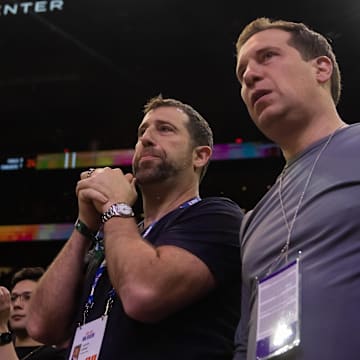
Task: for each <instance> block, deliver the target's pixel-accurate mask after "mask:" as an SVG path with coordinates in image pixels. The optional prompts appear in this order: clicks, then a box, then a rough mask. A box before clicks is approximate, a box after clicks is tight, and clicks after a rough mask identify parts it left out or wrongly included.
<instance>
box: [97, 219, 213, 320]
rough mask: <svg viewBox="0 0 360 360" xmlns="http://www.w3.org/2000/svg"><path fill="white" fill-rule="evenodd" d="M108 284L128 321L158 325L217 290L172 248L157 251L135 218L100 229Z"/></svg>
mask: <svg viewBox="0 0 360 360" xmlns="http://www.w3.org/2000/svg"><path fill="white" fill-rule="evenodd" d="M104 235H105V255H106V261H107V268H108V272H109V276H110V279H111V282H112V284H113V286H114V288H115V290H116V292H117V294H118V295H119V297H120V298H121V301H122V304H123V307H124V310H125V312H126V313H127V314H128V316H130V317H132V318H134V319H136V320H138V321H143V322H156V321H159V320H161V319H162V318H164V317H166V316H168V315H169V314H171V313H173V312H175V311H177V310H178V309H180V308H182V307H184V306H186V305H187V304H188V303H191V302H193V301H195V299H198V298H199V297H201V296H203V295H204V294H205V293H207V292H208V291H210V289H212V288H213V287H214V286H215V280H214V278H213V276H212V274H211V273H210V271H209V269H208V268H207V266H206V265H205V264H204V263H203V262H202V261H201V260H200V259H198V258H197V257H196V256H194V255H193V254H191V253H190V252H188V251H186V250H184V249H181V248H178V247H176V246H161V247H159V248H155V247H154V246H152V245H151V244H150V243H148V242H147V241H146V240H144V239H143V238H142V237H141V236H140V235H139V232H138V229H137V226H136V224H135V222H134V220H133V219H124V218H113V219H111V220H109V221H108V222H107V223H106V224H105V227H104Z"/></svg>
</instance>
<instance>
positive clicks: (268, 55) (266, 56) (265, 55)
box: [262, 50, 276, 61]
mask: <svg viewBox="0 0 360 360" xmlns="http://www.w3.org/2000/svg"><path fill="white" fill-rule="evenodd" d="M275 55H276V54H275V52H274V51H272V50H269V51H266V52H264V53H263V56H262V58H263V61H266V60H270V59H271V58H273V57H274V56H275Z"/></svg>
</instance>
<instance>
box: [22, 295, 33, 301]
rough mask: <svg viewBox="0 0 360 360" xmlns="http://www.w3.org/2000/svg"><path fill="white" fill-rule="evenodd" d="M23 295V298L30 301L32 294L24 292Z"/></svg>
mask: <svg viewBox="0 0 360 360" xmlns="http://www.w3.org/2000/svg"><path fill="white" fill-rule="evenodd" d="M22 297H23V299H24V300H25V301H29V300H30V299H31V294H28V293H24V294H23V295H22Z"/></svg>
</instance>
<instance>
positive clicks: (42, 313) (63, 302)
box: [28, 230, 90, 344]
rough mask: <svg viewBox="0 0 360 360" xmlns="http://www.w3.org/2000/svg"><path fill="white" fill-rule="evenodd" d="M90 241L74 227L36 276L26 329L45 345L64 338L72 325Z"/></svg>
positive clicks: (58, 341) (68, 333)
mask: <svg viewBox="0 0 360 360" xmlns="http://www.w3.org/2000/svg"><path fill="white" fill-rule="evenodd" d="M89 245H90V241H89V239H87V238H86V237H84V236H83V235H81V234H80V233H79V232H78V231H76V230H74V232H73V233H72V235H71V237H70V239H69V240H68V241H67V242H66V244H65V245H64V247H63V248H62V250H61V251H60V253H59V254H58V256H57V257H56V258H55V260H54V261H53V263H52V264H51V265H50V267H49V268H48V269H47V271H46V273H45V274H44V275H43V277H42V278H41V279H40V281H39V284H38V286H37V288H36V291H35V293H34V295H33V297H32V300H31V303H30V309H29V322H28V332H29V334H30V336H31V337H33V338H34V339H36V340H38V341H40V342H43V343H48V344H58V343H61V342H63V341H65V340H66V339H67V338H68V337H69V335H70V331H71V328H72V325H73V320H74V319H73V318H74V313H75V310H76V307H77V302H78V298H79V293H80V289H81V284H82V281H83V274H84V257H85V255H86V252H87V251H88V249H89Z"/></svg>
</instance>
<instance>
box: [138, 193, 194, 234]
mask: <svg viewBox="0 0 360 360" xmlns="http://www.w3.org/2000/svg"><path fill="white" fill-rule="evenodd" d="M200 200H201V198H200V197H199V196H195V197H194V198H192V199H190V200H187V201H185V202H184V203H182V204H181V205H180V206H179V209H185V208H187V207H189V206H191V205H194V204H196V203H198V202H199V201H200ZM157 222H158V220H157V221H154V222H152V223H151V224H150V225H149V226H148V227H147V228H146V229H145V230H144V231H143V233H142V234H141V236H142V237H143V238H146V237H147V236H148V235H149V233H150V231H151V230H152V229H153V228H154V226H155V224H156V223H157ZM142 224H143V222H142V223H141V224H140V226H141V225H142Z"/></svg>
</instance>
